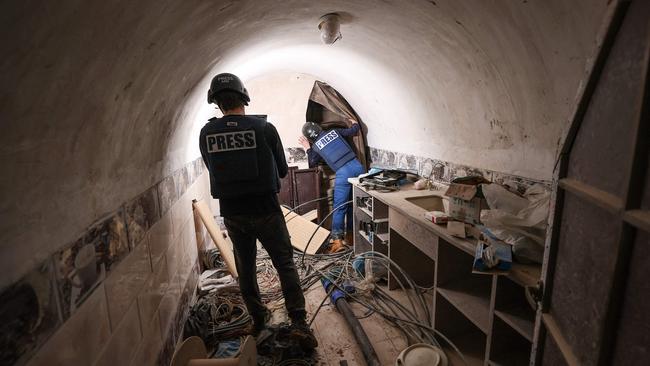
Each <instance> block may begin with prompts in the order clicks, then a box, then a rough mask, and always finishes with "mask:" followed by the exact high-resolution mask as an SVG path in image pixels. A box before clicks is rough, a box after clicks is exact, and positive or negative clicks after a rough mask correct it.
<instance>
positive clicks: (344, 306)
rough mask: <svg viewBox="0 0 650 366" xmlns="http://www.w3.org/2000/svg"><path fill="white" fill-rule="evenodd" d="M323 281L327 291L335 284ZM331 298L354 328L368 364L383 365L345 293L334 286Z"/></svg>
mask: <svg viewBox="0 0 650 366" xmlns="http://www.w3.org/2000/svg"><path fill="white" fill-rule="evenodd" d="M322 282H323V287H324V288H325V291H329V288H330V287H332V286H334V285H333V284H332V283H331V282H329V281H328V280H326V279H323V281H322ZM330 298H331V299H332V302H333V303H334V304H335V305H336V308H337V309H338V310H339V313H341V315H343V318H344V319H345V320H346V322H347V323H348V325H349V326H350V330H352V334H353V335H354V338H355V339H356V340H357V343H358V344H359V347H360V348H361V352H362V353H363V357H364V358H365V359H366V363H367V364H368V366H381V363H380V362H379V357H377V352H375V348H374V347H373V346H372V343H371V342H370V339H368V335H367V334H366V332H365V331H364V330H363V327H362V326H361V323H359V320H358V319H357V318H356V317H355V316H354V313H353V312H352V309H351V308H350V304H348V301H347V300H346V299H345V294H344V293H343V292H342V291H341V290H339V289H338V288H334V290H333V291H332V292H331V294H330Z"/></svg>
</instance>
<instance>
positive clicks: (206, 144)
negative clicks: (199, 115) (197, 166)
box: [200, 116, 280, 198]
mask: <svg viewBox="0 0 650 366" xmlns="http://www.w3.org/2000/svg"><path fill="white" fill-rule="evenodd" d="M266 124H267V122H266V121H264V120H263V119H260V118H256V117H249V116H225V117H222V118H211V119H210V120H209V122H208V123H207V124H206V125H205V126H204V127H203V129H202V130H201V137H200V143H201V144H202V145H203V146H202V149H203V151H204V152H205V156H206V160H207V162H208V170H209V171H210V191H211V193H212V197H214V198H236V197H240V196H244V195H251V194H252V195H259V194H264V193H277V192H279V190H280V180H279V177H278V168H277V166H276V163H275V159H274V157H273V153H272V152H271V149H270V147H269V146H268V144H267V142H266V135H265V127H266Z"/></svg>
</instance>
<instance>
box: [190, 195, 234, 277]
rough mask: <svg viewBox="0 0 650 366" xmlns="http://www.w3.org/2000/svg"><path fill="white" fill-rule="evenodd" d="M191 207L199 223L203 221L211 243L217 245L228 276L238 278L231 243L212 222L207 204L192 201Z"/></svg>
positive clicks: (214, 222)
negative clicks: (199, 220)
mask: <svg viewBox="0 0 650 366" xmlns="http://www.w3.org/2000/svg"><path fill="white" fill-rule="evenodd" d="M192 206H193V207H194V209H195V210H196V211H197V212H198V213H199V217H201V221H203V224H204V225H205V227H206V229H208V233H209V234H210V237H211V238H212V241H214V242H215V244H217V247H218V248H219V252H220V254H221V257H222V258H223V260H224V262H226V266H227V267H228V271H230V274H231V275H232V276H233V277H234V278H237V277H239V275H238V274H237V267H236V266H235V255H234V254H233V251H232V241H230V238H229V237H227V236H225V235H224V232H223V231H221V229H220V228H219V226H218V225H217V223H216V221H214V217H213V216H212V211H210V208H209V207H208V204H207V203H206V202H205V201H197V200H194V201H192Z"/></svg>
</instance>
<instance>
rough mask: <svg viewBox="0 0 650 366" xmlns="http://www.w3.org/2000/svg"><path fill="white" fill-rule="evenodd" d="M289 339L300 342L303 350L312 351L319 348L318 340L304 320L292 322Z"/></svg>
mask: <svg viewBox="0 0 650 366" xmlns="http://www.w3.org/2000/svg"><path fill="white" fill-rule="evenodd" d="M289 337H290V338H291V339H292V340H294V341H296V342H298V344H300V347H301V348H302V349H305V350H312V349H314V348H316V347H318V340H317V339H316V337H315V336H314V333H312V331H311V329H309V325H308V324H307V322H306V321H305V320H304V319H302V320H298V321H292V322H291V327H290V328H289Z"/></svg>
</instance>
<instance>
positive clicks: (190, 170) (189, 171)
mask: <svg viewBox="0 0 650 366" xmlns="http://www.w3.org/2000/svg"><path fill="white" fill-rule="evenodd" d="M195 166H196V163H195V160H193V161H191V162H189V163H188V164H186V165H185V169H186V175H187V185H188V186H191V185H192V184H194V181H195V180H196V173H194V167H195Z"/></svg>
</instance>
